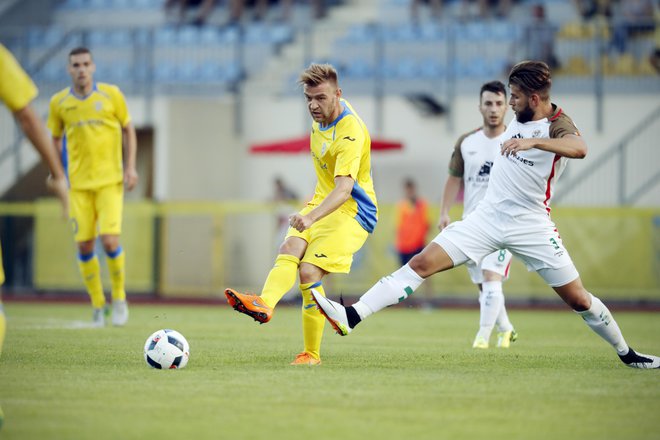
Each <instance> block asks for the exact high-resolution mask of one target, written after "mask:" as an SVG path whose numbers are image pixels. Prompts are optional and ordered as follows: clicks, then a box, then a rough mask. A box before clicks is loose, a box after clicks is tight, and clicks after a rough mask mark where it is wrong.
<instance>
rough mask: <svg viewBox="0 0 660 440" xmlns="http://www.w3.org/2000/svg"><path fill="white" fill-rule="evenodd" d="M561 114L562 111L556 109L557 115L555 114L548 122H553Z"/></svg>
mask: <svg viewBox="0 0 660 440" xmlns="http://www.w3.org/2000/svg"><path fill="white" fill-rule="evenodd" d="M562 112H563V110H562V109H560V108H557V113H555V114H554V115H552V116H550V119H549V121H550V122H553V121H555V120H556V119H557V118H558V117H559V116H560V115H561V114H562Z"/></svg>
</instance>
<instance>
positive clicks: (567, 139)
mask: <svg viewBox="0 0 660 440" xmlns="http://www.w3.org/2000/svg"><path fill="white" fill-rule="evenodd" d="M549 135H550V136H549V137H548V138H527V139H520V138H512V139H509V140H507V141H506V142H504V143H503V144H502V155H505V156H508V155H510V154H515V153H516V152H517V151H525V150H529V149H530V148H538V149H539V150H543V151H549V152H551V153H555V154H557V155H559V156H562V157H568V158H571V159H583V158H584V157H585V156H586V155H587V143H586V142H585V141H584V139H583V138H582V136H580V132H579V131H578V129H577V127H576V126H575V124H574V123H573V121H572V120H571V118H569V117H568V116H566V115H565V114H562V115H560V116H559V117H558V118H557V119H556V120H554V121H553V122H552V123H551V124H550V133H549Z"/></svg>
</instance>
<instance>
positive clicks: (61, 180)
mask: <svg viewBox="0 0 660 440" xmlns="http://www.w3.org/2000/svg"><path fill="white" fill-rule="evenodd" d="M46 188H48V191H50V192H51V193H53V194H54V195H55V196H56V197H57V198H58V199H60V203H62V217H64V218H68V217H69V184H68V183H67V180H66V177H64V176H62V177H57V178H56V177H53V176H48V178H47V179H46Z"/></svg>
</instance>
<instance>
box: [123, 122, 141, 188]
mask: <svg viewBox="0 0 660 440" xmlns="http://www.w3.org/2000/svg"><path fill="white" fill-rule="evenodd" d="M122 132H123V135H124V139H125V142H124V157H125V162H126V163H125V164H124V184H125V185H126V189H127V190H129V191H131V190H132V189H133V188H135V185H137V182H138V173H137V168H136V157H137V135H136V134H135V127H133V124H132V123H131V122H129V123H128V124H127V125H126V126H125V127H122Z"/></svg>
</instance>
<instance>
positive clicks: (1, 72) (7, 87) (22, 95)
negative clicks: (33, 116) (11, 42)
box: [0, 44, 39, 113]
mask: <svg viewBox="0 0 660 440" xmlns="http://www.w3.org/2000/svg"><path fill="white" fill-rule="evenodd" d="M38 93H39V91H38V89H37V86H35V85H34V82H32V80H31V79H30V77H29V76H28V74H27V73H25V71H24V70H23V68H22V67H21V66H20V64H18V61H16V58H14V56H13V55H12V54H11V52H9V50H7V48H6V47H5V46H3V45H2V44H0V100H2V102H4V103H5V105H6V106H7V107H9V110H11V112H12V113H14V112H16V111H18V110H21V109H23V108H25V107H26V106H27V105H28V104H29V103H30V102H32V100H33V99H34V98H36V97H37V94H38Z"/></svg>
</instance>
